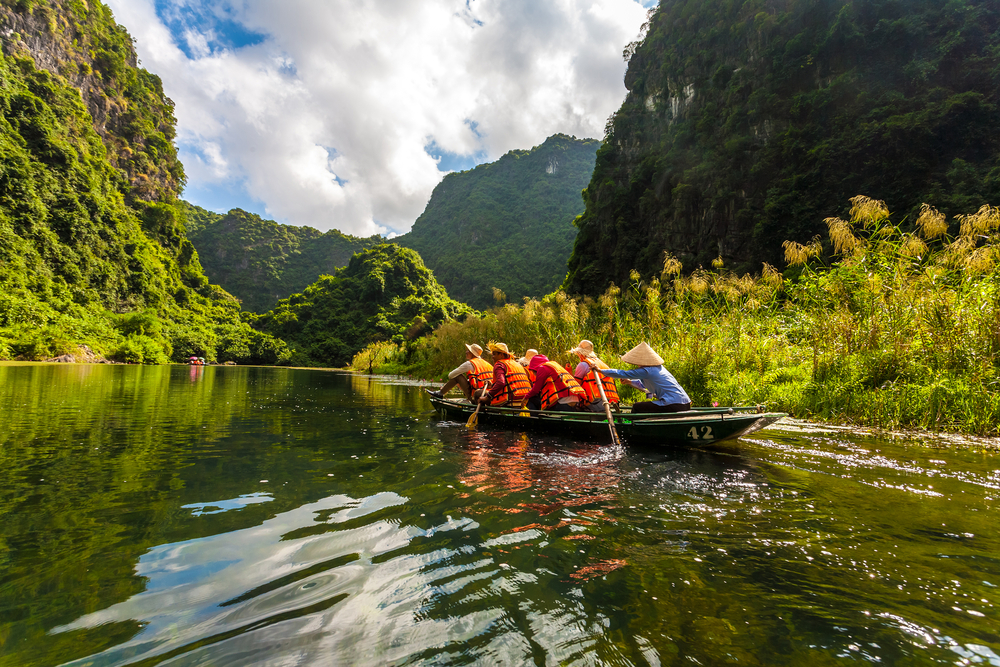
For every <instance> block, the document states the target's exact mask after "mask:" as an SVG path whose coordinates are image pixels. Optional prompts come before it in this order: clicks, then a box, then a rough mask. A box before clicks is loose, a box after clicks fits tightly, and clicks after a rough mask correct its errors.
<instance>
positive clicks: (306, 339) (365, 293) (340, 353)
mask: <svg viewBox="0 0 1000 667" xmlns="http://www.w3.org/2000/svg"><path fill="white" fill-rule="evenodd" d="M474 312H475V311H473V310H471V309H470V308H469V307H468V306H466V305H465V304H463V303H458V302H457V301H453V300H452V299H450V298H448V293H447V292H446V291H445V289H444V288H443V287H441V285H440V284H438V282H437V281H436V280H434V274H432V273H431V272H430V271H429V270H428V269H427V267H425V266H424V263H423V262H422V261H421V260H420V256H419V255H418V254H417V253H415V252H414V251H412V250H409V249H408V248H400V247H399V246H397V245H394V244H391V243H387V244H382V245H377V246H375V247H374V248H370V249H368V250H365V251H362V252H360V253H358V254H356V255H355V256H354V257H352V258H351V261H350V262H349V263H348V265H347V266H345V267H343V268H341V269H338V270H337V271H336V273H334V274H333V275H332V276H323V277H321V278H320V279H319V280H318V281H317V282H315V283H313V284H312V285H310V286H309V287H307V288H306V289H305V291H304V292H303V293H302V294H295V295H293V296H291V297H289V298H287V299H284V300H282V301H280V302H279V303H278V305H277V306H276V307H275V308H274V309H273V310H271V311H270V312H268V313H266V314H264V315H263V316H261V317H260V319H259V320H258V321H257V323H256V326H257V327H258V328H260V329H263V330H264V331H267V332H268V333H271V334H273V335H275V336H278V337H280V338H282V339H284V340H285V341H287V342H288V343H290V344H291V345H292V347H293V349H294V350H295V352H296V356H294V357H293V358H292V363H295V364H299V365H316V364H319V365H326V366H344V365H345V364H347V363H348V362H349V361H350V360H351V357H352V356H353V355H354V354H355V353H356V352H358V351H359V350H361V349H362V348H363V347H365V346H366V345H368V344H369V343H372V342H376V341H390V340H391V341H394V342H396V343H400V344H402V343H405V342H406V341H412V340H414V339H416V338H418V337H420V336H423V335H426V334H428V333H430V332H431V330H433V329H434V328H435V327H437V326H438V325H440V324H442V323H444V322H448V321H452V320H460V319H464V318H465V317H466V316H467V315H469V314H471V313H474Z"/></svg>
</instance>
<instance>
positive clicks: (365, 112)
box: [108, 0, 645, 235]
mask: <svg viewBox="0 0 1000 667" xmlns="http://www.w3.org/2000/svg"><path fill="white" fill-rule="evenodd" d="M108 3H109V5H110V6H111V8H112V10H113V11H114V12H115V16H116V18H117V19H118V21H119V22H120V23H122V24H123V25H124V26H125V27H126V28H128V30H129V32H131V33H132V35H133V36H134V37H135V38H136V39H137V41H138V43H137V49H138V51H139V56H140V58H141V60H142V63H143V66H144V67H146V68H147V69H149V70H150V71H152V72H154V73H156V74H159V75H160V76H161V77H162V79H163V83H164V88H165V90H166V92H167V95H169V96H170V97H171V98H172V99H173V100H174V101H175V102H176V104H177V108H176V114H177V117H178V142H179V145H180V147H181V158H182V159H183V160H184V163H185V167H186V170H187V172H188V181H189V186H190V187H197V188H199V189H204V188H206V187H213V186H217V187H219V188H220V189H224V188H229V189H232V188H233V186H234V184H235V183H241V184H242V186H243V187H244V188H245V190H246V191H247V193H248V194H249V195H250V196H252V197H253V198H255V199H257V200H259V201H261V202H263V203H264V205H265V207H266V212H267V213H268V214H270V215H272V216H274V217H276V218H278V219H279V220H283V221H287V222H290V223H293V224H308V225H311V226H314V227H317V228H320V229H331V228H337V229H341V230H343V231H345V232H348V233H353V234H364V235H367V234H371V233H374V232H376V231H381V232H385V231H388V229H393V230H396V231H400V232H402V231H406V230H407V229H409V227H410V225H411V224H412V223H413V221H414V220H415V219H416V217H417V216H418V215H419V214H420V213H421V211H422V210H423V208H424V205H425V204H426V202H427V199H428V198H429V196H430V193H431V191H432V190H433V188H434V186H435V185H436V184H437V183H438V182H439V181H440V180H441V178H442V177H443V175H444V174H443V172H441V171H440V170H439V169H438V161H437V160H436V159H435V158H433V157H432V156H431V155H429V154H428V152H427V150H425V149H426V147H428V146H431V145H433V146H435V147H436V148H437V149H438V150H439V151H444V152H446V153H449V154H452V155H458V156H464V157H466V158H472V157H474V156H475V157H477V158H478V160H477V161H482V159H483V158H485V159H487V160H495V159H496V158H498V157H499V156H500V155H502V154H503V153H505V152H506V151H509V150H511V149H514V148H528V147H530V146H533V145H537V144H539V143H541V142H542V141H544V139H545V138H546V137H547V136H549V135H551V134H553V133H556V132H563V133H566V134H575V135H576V136H578V137H600V136H601V135H602V133H603V128H604V123H605V121H606V120H607V117H608V115H609V114H611V112H613V111H614V110H615V109H616V108H617V107H618V106H619V105H620V104H621V100H622V99H623V98H624V95H625V88H624V86H623V84H622V75H623V74H624V69H625V63H624V62H623V61H622V58H621V51H622V48H623V47H624V46H625V44H627V43H628V42H629V41H631V40H632V39H634V38H635V35H636V34H637V32H638V30H639V26H640V25H641V24H642V22H643V21H644V20H645V9H644V8H643V7H642V6H641V5H639V4H638V3H636V2H635V0H469V2H465V1H464V0H422V1H421V2H412V0H367V1H359V0H329V1H326V2H318V1H317V0H283V1H282V2H274V1H273V0H272V1H270V2H269V1H265V0H212V1H198V0H172V4H170V5H169V6H168V8H167V9H166V10H162V8H161V12H160V15H157V13H156V11H155V10H154V6H153V0H108ZM249 33H258V34H259V35H262V36H263V38H259V39H256V40H254V39H247V35H248V34H249ZM247 42H249V44H248V45H244V46H240V44H241V43H247ZM254 42H256V43H254Z"/></svg>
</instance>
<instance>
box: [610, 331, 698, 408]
mask: <svg viewBox="0 0 1000 667" xmlns="http://www.w3.org/2000/svg"><path fill="white" fill-rule="evenodd" d="M622 361H624V362H626V363H629V364H633V365H635V366H638V368H635V369H632V370H629V371H622V370H616V369H613V368H608V369H605V370H602V371H601V375H604V376H607V377H610V378H617V379H621V380H629V381H630V382H631V384H632V385H633V386H636V387H638V388H639V389H643V390H645V392H646V395H647V396H649V397H651V398H652V400H649V401H640V402H638V403H636V404H635V405H633V406H632V412H633V413H634V414H640V413H642V414H649V413H652V412H684V411H685V410H690V409H691V399H690V398H688V395H687V392H685V391H684V389H683V388H682V387H681V385H680V383H678V382H677V380H676V379H675V378H674V376H673V375H671V374H670V371H668V370H667V369H666V368H664V367H663V359H662V358H661V357H660V355H658V354H657V353H656V352H654V351H653V348H651V347H650V346H649V345H647V344H646V343H639V344H638V345H636V346H635V347H633V348H632V349H631V350H629V351H628V352H626V353H625V354H623V355H622Z"/></svg>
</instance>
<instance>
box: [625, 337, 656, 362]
mask: <svg viewBox="0 0 1000 667" xmlns="http://www.w3.org/2000/svg"><path fill="white" fill-rule="evenodd" d="M622 361H624V362H625V363H628V364H635V365H636V366H662V365H663V359H662V358H661V357H660V355H658V354H657V353H656V352H654V351H653V348H651V347H650V346H649V345H648V344H646V343H645V342H643V343H639V344H638V345H636V346H635V347H633V348H632V349H631V350H629V351H628V352H626V353H625V354H623V355H622Z"/></svg>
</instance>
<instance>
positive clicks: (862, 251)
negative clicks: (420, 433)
mask: <svg viewBox="0 0 1000 667" xmlns="http://www.w3.org/2000/svg"><path fill="white" fill-rule="evenodd" d="M899 220H900V217H899V216H896V218H895V220H893V218H892V216H890V215H889V212H888V209H887V208H886V207H885V204H884V203H883V202H877V201H872V200H870V199H867V198H864V197H855V198H854V199H853V200H852V205H851V212H850V216H849V219H847V220H842V219H839V218H828V219H827V221H826V226H827V228H828V230H829V242H828V243H827V244H824V243H821V242H820V240H818V239H817V240H816V241H814V242H812V243H809V244H805V245H804V244H800V243H797V242H794V241H791V242H787V243H785V244H784V246H785V251H786V257H787V259H788V261H789V263H790V267H789V268H788V269H786V274H787V277H785V276H783V275H782V274H781V273H779V272H778V271H777V270H776V269H774V268H772V267H770V266H765V270H764V272H763V274H761V275H758V276H751V275H743V276H740V275H738V274H736V273H734V272H731V271H729V270H727V269H726V268H725V267H723V266H721V265H718V266H716V267H714V268H713V270H708V271H706V270H704V269H697V270H695V271H694V272H692V273H690V274H688V275H686V276H685V275H682V269H683V268H684V267H683V265H682V263H681V262H679V261H678V260H677V259H676V258H674V257H671V256H668V257H667V259H666V261H665V262H664V263H663V264H662V265H661V271H660V272H658V274H659V275H658V276H656V277H654V278H652V279H643V278H642V276H640V274H639V273H638V271H633V272H632V275H631V276H630V278H629V283H627V286H626V288H625V289H624V290H619V289H618V288H616V287H612V288H609V289H608V290H607V291H606V292H605V293H604V294H603V295H602V296H600V297H599V298H598V299H597V300H596V301H595V300H593V299H590V298H584V299H582V300H581V299H574V298H571V297H568V296H567V295H566V294H565V293H563V292H559V293H556V294H553V295H550V296H548V297H546V298H544V299H542V300H541V301H537V300H531V301H528V302H527V303H526V304H524V305H523V306H521V307H518V306H515V305H513V304H510V305H507V306H505V307H504V308H501V309H497V310H495V311H492V312H490V313H488V314H486V315H485V316H484V317H472V318H469V319H467V320H466V321H465V322H464V323H449V324H446V325H444V326H442V327H441V328H440V329H438V330H437V331H436V332H435V333H434V335H433V336H430V337H428V338H426V339H424V340H422V341H420V342H418V343H417V344H415V345H410V346H406V347H400V346H392V345H386V344H382V345H378V346H372V347H371V348H370V349H368V350H365V351H364V352H362V353H361V354H359V355H358V357H357V359H356V361H355V363H356V364H358V365H367V364H368V363H369V360H370V359H371V360H372V361H373V365H375V366H376V367H379V366H381V367H382V368H383V369H384V370H392V371H395V372H401V371H407V372H412V373H417V374H419V375H421V376H423V377H439V376H442V375H443V374H444V373H445V372H447V371H448V370H449V369H451V368H453V367H454V366H455V365H457V362H458V361H459V360H460V359H461V351H462V349H463V348H462V345H463V343H470V342H479V343H480V344H484V342H485V341H487V340H490V339H495V340H502V341H505V342H506V343H507V344H508V345H509V346H510V347H511V349H512V350H514V351H516V352H518V353H523V352H524V350H525V349H527V348H529V347H533V348H536V349H538V350H540V351H542V352H543V353H545V354H547V355H548V356H549V357H550V358H552V359H554V360H558V361H560V362H562V363H565V364H575V363H576V358H575V357H573V356H572V355H569V354H567V353H566V352H565V351H566V350H568V349H570V348H571V347H572V346H574V345H575V344H576V343H577V341H579V340H580V339H581V338H588V339H590V340H592V341H593V342H594V343H595V345H596V347H597V350H598V353H599V354H600V355H601V357H602V358H603V359H604V360H605V361H607V362H609V363H610V364H611V365H612V366H614V367H618V368H621V367H623V366H622V365H621V364H620V355H621V354H623V353H624V352H625V351H626V350H628V349H630V348H631V347H633V346H634V345H636V344H637V343H639V342H640V341H647V342H649V343H650V344H651V345H652V346H653V347H654V348H655V349H656V350H657V351H658V352H659V353H660V354H661V356H663V358H664V359H665V360H666V366H667V368H668V369H669V370H670V371H671V372H673V373H674V375H675V376H676V377H677V379H678V380H679V381H680V382H681V384H682V385H683V386H684V387H685V388H686V389H687V391H688V393H689V394H690V396H691V398H692V400H693V401H694V403H695V405H709V404H710V403H711V402H713V401H714V402H718V403H720V404H722V405H747V404H750V405H752V404H758V403H766V404H767V405H768V407H769V408H772V409H777V410H782V411H786V412H789V413H792V414H794V415H795V416H797V417H809V418H813V419H816V418H820V419H829V420H833V421H840V422H845V421H846V422H855V423H860V424H868V425H873V426H882V427H889V428H896V427H910V428H913V427H919V428H930V429H945V430H958V431H967V432H972V433H981V434H990V435H998V434H1000V390H998V386H1000V209H997V208H991V207H983V208H981V209H980V210H979V211H977V212H975V213H973V214H970V215H963V216H960V217H959V218H958V219H957V220H952V221H951V226H952V227H954V228H955V230H956V234H955V235H954V236H949V235H948V234H947V231H948V229H949V220H947V219H946V218H945V216H944V215H943V214H942V213H940V212H938V211H936V210H934V209H932V208H930V207H925V208H924V209H923V210H922V211H921V213H920V215H919V216H918V221H917V228H918V230H919V231H918V232H916V233H914V232H906V231H904V230H903V229H901V228H900V225H899ZM824 245H828V246H830V247H832V251H833V255H832V257H831V256H830V255H829V254H826V255H825V254H824V251H823V247H824ZM717 264H719V263H717ZM625 367H627V365H626V366H625ZM625 396H626V397H627V398H633V399H634V398H635V396H636V395H635V392H634V391H633V390H631V389H630V388H626V391H625Z"/></svg>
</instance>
